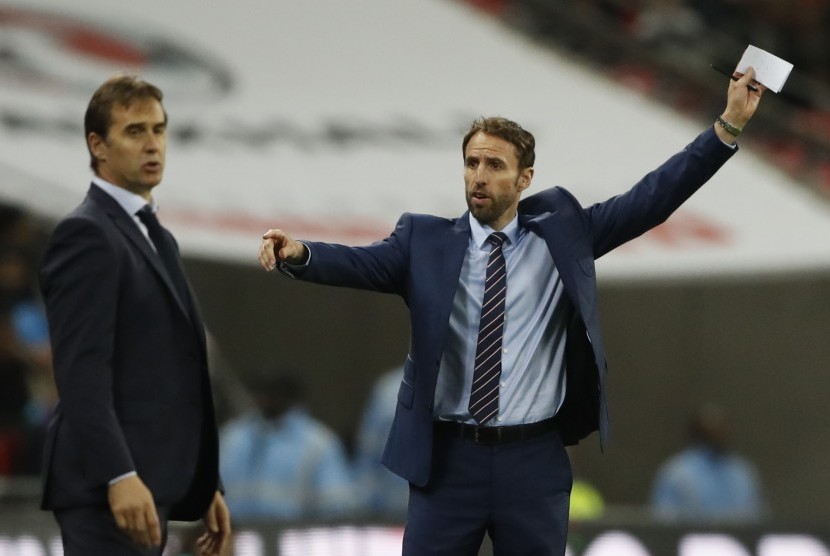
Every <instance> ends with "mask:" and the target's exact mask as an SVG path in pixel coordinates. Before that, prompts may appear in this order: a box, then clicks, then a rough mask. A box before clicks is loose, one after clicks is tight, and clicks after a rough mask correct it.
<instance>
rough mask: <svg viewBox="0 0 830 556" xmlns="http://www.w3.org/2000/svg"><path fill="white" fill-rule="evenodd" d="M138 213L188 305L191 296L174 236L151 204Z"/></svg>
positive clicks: (177, 289) (179, 293)
mask: <svg viewBox="0 0 830 556" xmlns="http://www.w3.org/2000/svg"><path fill="white" fill-rule="evenodd" d="M136 214H137V215H138V218H139V219H140V220H141V221H142V222H143V223H144V225H145V226H147V233H148V235H149V236H150V240H151V241H152V242H153V245H155V247H156V253H158V256H159V258H160V259H161V262H162V264H163V265H164V269H165V270H166V271H167V275H168V276H169V277H170V280H171V281H172V282H173V286H174V287H175V288H176V291H177V293H178V295H179V299H181V300H182V303H184V304H185V306H187V303H188V300H189V296H188V294H187V282H186V281H185V278H184V274H183V273H182V268H181V265H180V264H179V256H178V253H177V251H176V246H175V244H174V243H173V238H172V236H171V235H170V233H169V232H167V231H166V230H165V229H164V228H162V227H161V224H160V223H159V221H158V218H156V215H155V214H154V213H153V211H152V209H151V208H150V206H149V205H145V206H144V208H142V209H141V210H139V211H138V212H137V213H136Z"/></svg>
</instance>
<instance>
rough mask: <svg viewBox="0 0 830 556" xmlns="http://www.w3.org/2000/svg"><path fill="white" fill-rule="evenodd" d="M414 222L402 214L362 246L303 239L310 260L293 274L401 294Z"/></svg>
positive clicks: (326, 281) (337, 283)
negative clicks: (382, 235) (389, 229)
mask: <svg viewBox="0 0 830 556" xmlns="http://www.w3.org/2000/svg"><path fill="white" fill-rule="evenodd" d="M414 222H415V219H414V218H412V215H410V214H404V215H403V216H401V218H400V219H399V220H398V223H397V225H396V226H395V230H394V231H393V232H392V234H391V235H390V236H389V237H387V238H385V239H383V240H382V241H378V242H375V243H373V244H371V245H367V246H364V247H349V246H346V245H338V244H334V243H322V242H314V241H305V242H303V243H305V244H306V245H307V246H308V249H309V251H310V252H311V260H310V261H309V264H308V266H307V267H305V268H304V269H303V270H302V271H299V272H296V273H295V275H296V277H297V278H300V279H302V280H306V281H309V282H316V283H320V284H327V285H329V286H343V287H349V288H357V289H362V290H371V291H376V292H383V293H394V294H398V295H404V288H405V277H406V275H407V268H408V260H409V243H410V238H411V236H412V229H413V227H414Z"/></svg>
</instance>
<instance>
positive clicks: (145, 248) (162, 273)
mask: <svg viewBox="0 0 830 556" xmlns="http://www.w3.org/2000/svg"><path fill="white" fill-rule="evenodd" d="M88 196H89V198H90V199H92V201H93V202H95V203H96V204H97V205H98V206H100V207H102V208H103V209H104V212H105V213H106V214H107V216H108V217H109V218H110V219H111V220H112V222H113V224H115V226H116V227H117V228H118V229H119V230H121V233H123V234H124V235H125V236H126V237H127V239H128V240H129V241H130V242H132V244H133V245H134V246H135V247H136V249H138V251H139V252H140V253H141V254H142V255H143V256H144V258H145V259H147V262H149V263H150V266H151V267H153V270H154V271H155V272H156V274H158V275H159V277H160V278H161V280H162V281H163V282H164V284H165V286H166V287H167V289H168V290H170V293H171V294H172V295H173V298H174V299H175V300H176V305H177V306H178V307H179V309H181V311H182V312H183V313H184V314H185V316H187V318H188V320H191V321H192V317H193V315H192V314H191V312H190V311H189V310H188V305H189V304H188V303H186V302H185V300H183V299H181V298H180V297H179V295H178V293H177V292H176V288H175V287H174V286H173V281H172V280H171V279H170V276H169V275H168V273H167V270H165V268H164V265H162V262H161V259H160V258H159V256H158V255H157V254H156V252H155V251H153V248H152V247H151V246H150V243H149V242H148V241H147V238H146V237H144V235H143V234H142V233H141V230H139V229H138V226H137V225H136V223H135V222H134V221H133V219H132V217H131V216H130V215H129V214H127V213H126V211H124V209H123V208H122V207H121V205H119V204H118V202H117V201H116V200H115V199H113V198H112V197H110V196H109V195H107V194H106V193H105V192H104V191H102V190H100V189H98V188H97V187H95V186H92V187H90V188H89V193H88Z"/></svg>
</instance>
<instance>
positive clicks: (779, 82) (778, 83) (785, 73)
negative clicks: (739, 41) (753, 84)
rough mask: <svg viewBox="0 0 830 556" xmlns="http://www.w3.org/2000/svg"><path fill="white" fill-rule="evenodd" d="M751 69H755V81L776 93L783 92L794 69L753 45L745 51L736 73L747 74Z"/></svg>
mask: <svg viewBox="0 0 830 556" xmlns="http://www.w3.org/2000/svg"><path fill="white" fill-rule="evenodd" d="M749 67H752V68H753V69H755V80H756V81H757V82H758V83H760V84H762V85H763V86H765V87H766V88H767V89H769V90H770V91H773V92H775V93H779V92H781V88H782V87H783V86H784V83H785V82H786V81H787V78H788V77H789V76H790V72H791V71H792V69H793V65H792V64H791V63H789V62H787V61H786V60H782V59H781V58H779V57H778V56H775V55H774V54H770V53H769V52H767V51H765V50H761V49H760V48H758V47H756V46H752V45H751V44H750V45H749V46H748V47H747V48H746V50H745V51H744V55H743V56H742V57H741V61H740V62H738V66H737V67H736V68H735V71H737V72H739V73H746V70H747V68H749Z"/></svg>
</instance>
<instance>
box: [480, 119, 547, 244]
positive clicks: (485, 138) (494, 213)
mask: <svg viewBox="0 0 830 556" xmlns="http://www.w3.org/2000/svg"><path fill="white" fill-rule="evenodd" d="M532 177H533V168H525V169H523V170H521V171H519V159H518V157H517V156H516V147H514V146H513V145H512V144H511V143H509V142H508V141H505V140H504V139H501V138H499V137H495V136H493V135H487V134H485V133H483V132H478V133H476V134H475V135H473V136H472V137H471V138H470V141H469V142H468V143H467V150H466V151H465V153H464V184H465V194H466V197H467V207H468V208H469V209H470V212H471V213H472V215H473V216H474V217H475V218H476V220H478V221H479V222H481V223H482V224H486V225H488V226H490V227H491V228H493V229H494V230H501V229H502V228H504V227H505V226H506V225H507V224H508V223H509V222H510V221H511V220H512V219H513V217H514V216H515V215H516V207H517V206H518V204H519V199H520V198H521V192H522V191H524V190H525V189H526V188H527V186H529V185H530V180H531V179H532Z"/></svg>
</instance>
